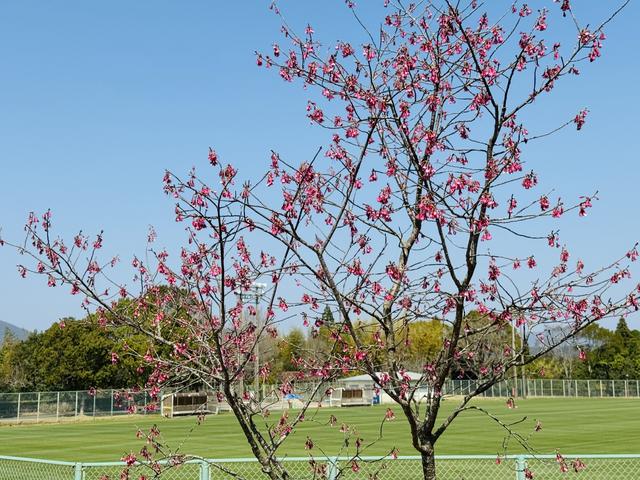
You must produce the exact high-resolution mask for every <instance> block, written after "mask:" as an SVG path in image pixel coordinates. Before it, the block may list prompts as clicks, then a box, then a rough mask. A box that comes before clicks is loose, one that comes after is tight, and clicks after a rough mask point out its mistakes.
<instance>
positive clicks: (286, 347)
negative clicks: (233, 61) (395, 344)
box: [0, 309, 640, 392]
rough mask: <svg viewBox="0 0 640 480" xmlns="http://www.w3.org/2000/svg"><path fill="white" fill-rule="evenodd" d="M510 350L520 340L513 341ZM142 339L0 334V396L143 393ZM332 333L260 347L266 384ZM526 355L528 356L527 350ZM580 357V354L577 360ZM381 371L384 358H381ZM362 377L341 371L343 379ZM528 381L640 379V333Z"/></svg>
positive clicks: (405, 353) (429, 351)
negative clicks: (22, 337)
mask: <svg viewBox="0 0 640 480" xmlns="http://www.w3.org/2000/svg"><path fill="white" fill-rule="evenodd" d="M322 318H323V323H325V322H326V323H327V324H330V323H331V322H333V319H332V318H333V314H332V312H331V311H330V310H329V309H325V311H324V313H323V317H322ZM467 318H468V321H469V322H470V323H471V324H473V323H474V322H475V323H477V322H480V321H481V320H480V318H481V317H480V316H479V315H478V314H477V313H476V312H472V313H471V314H469V315H468V316H467ZM358 328H360V329H363V330H365V331H366V330H367V329H368V330H370V331H371V334H370V336H369V338H370V342H371V344H372V345H373V344H374V343H375V328H374V326H373V324H371V323H367V322H361V324H360V325H359V327H358ZM447 328H448V327H447V326H446V324H444V323H443V322H442V321H440V320H437V319H433V320H424V321H420V322H412V323H411V324H410V325H408V326H407V327H406V328H405V329H404V330H402V329H400V330H399V331H401V332H403V335H404V338H403V339H402V340H401V341H402V345H403V348H401V349H400V350H401V354H400V357H401V359H402V362H403V364H404V365H405V367H406V368H407V369H409V370H418V371H419V370H421V369H422V368H423V365H425V364H428V363H429V361H435V360H436V358H437V356H438V355H439V353H440V352H441V350H442V346H443V343H442V342H443V338H445V337H446V334H447ZM511 337H512V335H511V327H508V328H506V329H505V330H504V331H503V332H502V333H501V334H500V335H499V338H494V339H493V340H492V341H491V342H487V344H490V348H489V349H488V350H485V351H484V355H495V356H498V355H501V354H502V353H503V349H504V348H509V347H510V345H511V341H512V338H511ZM513 337H514V339H515V343H516V350H518V349H519V348H520V344H521V342H522V337H521V335H520V334H514V335H513ZM146 341H147V339H145V337H144V336H141V335H136V334H135V332H132V331H130V330H127V329H126V328H122V327H121V328H120V329H116V330H107V329H103V328H96V325H95V322H93V320H92V319H91V318H90V317H89V318H86V319H82V320H76V319H73V318H64V319H62V320H60V322H57V323H55V324H54V325H52V326H51V327H49V328H48V329H47V330H45V331H43V332H34V333H32V334H31V335H30V336H29V337H28V338H26V339H25V340H22V341H20V340H19V339H17V338H16V337H15V335H13V334H12V333H11V332H5V336H4V339H3V341H2V344H1V345H0V391H3V392H14V391H15V392H17V391H23V392H24V391H55V390H87V389H89V388H91V387H93V388H99V389H100V388H102V389H109V388H113V389H118V388H130V387H134V386H143V385H144V382H145V378H146V376H147V375H148V370H147V367H146V366H145V365H144V363H143V362H142V361H141V359H140V358H138V357H137V356H136V355H133V354H130V352H132V351H134V350H135V351H141V350H143V349H144V348H143V347H144V342H146ZM332 345H333V342H332V339H331V331H330V330H329V329H328V328H324V327H320V328H318V329H317V330H316V331H315V333H313V334H310V333H309V334H305V333H304V332H303V330H301V329H300V328H293V329H291V330H289V331H288V332H286V333H283V334H281V335H277V336H274V337H265V338H264V339H263V341H262V342H261V345H260V348H261V349H262V355H263V357H262V358H263V360H262V361H263V362H264V364H268V365H269V375H268V376H267V377H266V378H265V379H264V381H265V382H267V383H269V384H277V383H278V382H279V381H280V380H281V378H282V376H283V375H284V376H286V375H287V374H289V375H294V374H297V375H299V377H300V378H301V379H303V378H304V375H303V374H302V372H301V370H302V369H301V366H300V362H299V359H301V358H304V357H305V356H306V355H309V354H318V353H323V354H326V353H328V350H330V349H331V348H332ZM525 351H526V352H528V353H529V350H528V349H526V348H525ZM579 352H582V353H579ZM380 366H381V368H382V359H380ZM459 372H464V373H456V372H455V371H454V373H453V375H452V378H474V377H475V376H476V375H478V374H479V372H475V371H474V369H473V366H472V365H469V364H467V363H465V362H464V360H463V359H461V360H460V369H459ZM355 373H360V372H357V371H351V372H345V375H350V374H355ZM526 375H527V376H528V377H530V378H575V379H625V378H629V379H637V378H640V331H638V330H632V329H630V328H629V326H628V325H627V323H626V321H625V320H624V319H623V318H621V319H620V320H619V321H618V324H617V326H616V328H615V330H609V329H607V328H604V327H601V326H599V325H595V324H594V325H591V326H590V327H589V328H587V329H585V330H583V331H582V332H581V333H580V334H579V335H578V336H576V337H575V338H574V339H572V341H571V342H568V343H566V344H565V345H563V347H562V348H559V349H557V350H555V351H554V352H553V353H550V354H547V355H545V356H543V357H541V358H539V359H537V360H536V361H534V362H532V363H531V364H530V365H529V366H528V368H527V370H526Z"/></svg>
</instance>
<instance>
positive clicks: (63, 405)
mask: <svg viewBox="0 0 640 480" xmlns="http://www.w3.org/2000/svg"><path fill="white" fill-rule="evenodd" d="M156 411H157V409H156V408H155V403H154V402H153V401H152V399H151V395H150V394H149V392H146V391H138V390H95V391H93V390H91V391H86V392H83V391H71V392H20V393H0V422H7V423H23V422H39V421H59V420H62V419H65V418H76V419H77V418H90V417H104V416H110V415H120V414H126V413H143V414H145V413H153V412H156Z"/></svg>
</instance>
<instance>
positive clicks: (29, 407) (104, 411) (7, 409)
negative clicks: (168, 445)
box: [0, 379, 640, 423]
mask: <svg viewBox="0 0 640 480" xmlns="http://www.w3.org/2000/svg"><path fill="white" fill-rule="evenodd" d="M478 385H479V382H478V381H476V380H448V381H447V382H446V384H445V386H444V388H443V394H444V395H465V394H468V393H470V392H473V391H474V390H475V388H476V387H477V386H478ZM333 386H334V387H335V388H339V387H340V384H339V383H336V384H335V385H333ZM313 387H314V386H313V385H311V384H300V385H298V386H297V387H296V393H297V394H299V395H297V396H296V397H297V398H298V399H299V400H300V401H304V400H307V396H308V395H311V394H310V393H308V392H316V389H315V388H313ZM368 388H370V389H373V386H372V385H370V386H369V387H368ZM277 390H278V389H277V388H275V387H273V388H271V387H268V386H263V387H262V392H261V394H262V397H263V399H264V401H265V402H270V403H269V405H270V408H271V409H278V408H291V406H292V402H290V401H286V400H285V399H283V398H279V399H278V398H271V397H270V396H269V395H265V392H277ZM325 390H326V388H323V389H321V392H316V393H315V397H317V398H313V400H314V401H316V400H317V401H322V400H323V399H322V398H321V397H322V392H324V391H325ZM165 393H168V392H165ZM480 396H481V397H489V398H491V397H510V396H517V397H534V398H541V397H584V398H640V380H636V379H633V380H572V379H564V380H562V379H561V380H556V379H518V380H517V382H516V381H514V379H508V380H505V381H503V382H500V383H497V384H495V385H494V386H492V387H491V388H490V389H488V390H486V391H485V392H483V393H482V394H481V395H480ZM324 400H325V401H327V399H326V398H324ZM294 403H295V402H294ZM327 405H328V406H329V405H333V406H339V403H338V404H335V405H334V404H333V403H330V402H328V401H327ZM293 407H294V408H295V405H293ZM126 413H143V414H158V413H160V409H159V405H158V404H157V401H154V400H152V398H151V395H150V394H149V392H146V391H141V390H126V391H123V390H96V391H93V390H92V391H65V392H21V393H0V422H2V423H26V422H40V421H46V422H51V421H60V420H64V419H81V418H93V417H105V416H115V415H122V414H126Z"/></svg>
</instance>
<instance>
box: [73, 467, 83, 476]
mask: <svg viewBox="0 0 640 480" xmlns="http://www.w3.org/2000/svg"><path fill="white" fill-rule="evenodd" d="M73 480H82V464H81V463H76V465H75V467H74V470H73Z"/></svg>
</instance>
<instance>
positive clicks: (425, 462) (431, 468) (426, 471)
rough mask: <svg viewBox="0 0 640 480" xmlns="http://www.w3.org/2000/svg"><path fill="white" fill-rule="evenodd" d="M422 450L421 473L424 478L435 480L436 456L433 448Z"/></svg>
mask: <svg viewBox="0 0 640 480" xmlns="http://www.w3.org/2000/svg"><path fill="white" fill-rule="evenodd" d="M430 450H431V451H430V452H422V475H423V476H424V480H436V458H435V453H434V450H433V449H430Z"/></svg>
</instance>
